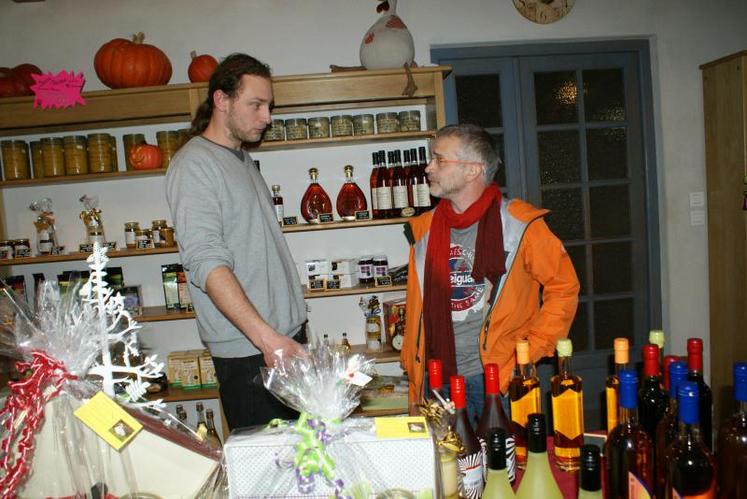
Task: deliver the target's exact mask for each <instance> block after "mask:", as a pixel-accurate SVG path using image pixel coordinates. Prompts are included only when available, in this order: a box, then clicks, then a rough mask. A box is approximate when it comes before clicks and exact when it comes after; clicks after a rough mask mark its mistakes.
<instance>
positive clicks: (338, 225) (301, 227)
mask: <svg viewBox="0 0 747 499" xmlns="http://www.w3.org/2000/svg"><path fill="white" fill-rule="evenodd" d="M408 220H410V218H408V217H399V218H385V219H377V220H361V221H355V222H343V221H342V220H340V221H337V222H332V223H326V224H307V223H300V224H298V225H286V226H284V227H283V228H282V230H283V232H285V233H292V232H311V231H317V230H335V229H354V228H356V227H375V226H378V225H397V224H403V223H406V222H407V221H408Z"/></svg>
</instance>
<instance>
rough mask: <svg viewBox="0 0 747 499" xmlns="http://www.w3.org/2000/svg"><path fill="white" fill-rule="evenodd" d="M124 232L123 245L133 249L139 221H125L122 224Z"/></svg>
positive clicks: (135, 244)
mask: <svg viewBox="0 0 747 499" xmlns="http://www.w3.org/2000/svg"><path fill="white" fill-rule="evenodd" d="M124 226H125V227H124V233H125V246H127V247H128V248H130V249H134V248H135V247H136V246H137V243H136V240H135V233H136V232H137V231H138V230H140V223H139V222H125V224H124Z"/></svg>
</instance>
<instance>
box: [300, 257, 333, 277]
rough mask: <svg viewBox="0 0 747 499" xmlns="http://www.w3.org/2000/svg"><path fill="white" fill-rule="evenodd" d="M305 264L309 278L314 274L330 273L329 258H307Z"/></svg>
mask: <svg viewBox="0 0 747 499" xmlns="http://www.w3.org/2000/svg"><path fill="white" fill-rule="evenodd" d="M305 265H306V278H307V279H308V278H311V277H312V276H319V275H328V274H329V268H330V265H329V260H306V262H305Z"/></svg>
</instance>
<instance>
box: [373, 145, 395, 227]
mask: <svg viewBox="0 0 747 499" xmlns="http://www.w3.org/2000/svg"><path fill="white" fill-rule="evenodd" d="M389 159H390V161H391V154H390V155H389ZM379 164H380V166H379V172H378V173H377V174H376V199H377V206H378V208H379V213H380V214H381V218H392V217H393V216H394V214H393V212H394V204H393V201H392V180H391V177H390V172H389V169H388V168H387V167H386V163H385V162H384V151H379Z"/></svg>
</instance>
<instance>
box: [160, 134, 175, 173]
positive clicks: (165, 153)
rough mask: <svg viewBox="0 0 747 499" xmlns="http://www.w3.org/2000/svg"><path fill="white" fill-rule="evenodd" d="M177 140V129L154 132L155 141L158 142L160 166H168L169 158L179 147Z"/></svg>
mask: <svg viewBox="0 0 747 499" xmlns="http://www.w3.org/2000/svg"><path fill="white" fill-rule="evenodd" d="M179 140H180V139H179V131H178V130H162V131H160V132H156V142H157V143H158V148H159V149H160V150H161V168H168V166H169V164H170V163H171V158H173V157H174V154H176V151H177V149H179Z"/></svg>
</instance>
